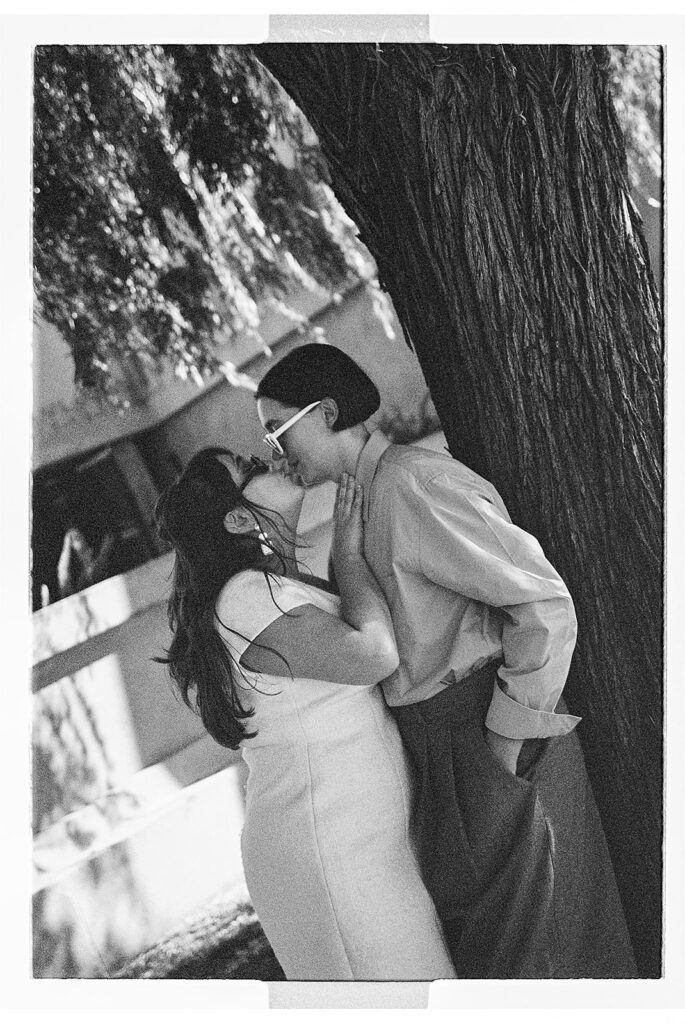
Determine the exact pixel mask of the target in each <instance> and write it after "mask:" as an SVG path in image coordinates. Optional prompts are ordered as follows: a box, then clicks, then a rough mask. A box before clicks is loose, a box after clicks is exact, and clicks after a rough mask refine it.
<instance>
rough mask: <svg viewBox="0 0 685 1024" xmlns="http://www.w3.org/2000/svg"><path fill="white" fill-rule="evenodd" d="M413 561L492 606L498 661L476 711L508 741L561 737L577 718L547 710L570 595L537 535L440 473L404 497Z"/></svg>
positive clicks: (563, 660)
mask: <svg viewBox="0 0 685 1024" xmlns="http://www.w3.org/2000/svg"><path fill="white" fill-rule="evenodd" d="M413 501H414V502H415V508H414V511H415V513H416V521H417V523H418V530H417V531H416V532H417V535H418V561H419V566H420V571H421V572H422V573H423V575H424V576H426V577H427V578H428V579H430V580H432V581H433V582H435V583H438V584H440V585H441V586H443V587H446V588H448V589H451V590H454V591H455V592H457V593H459V594H461V595H463V596H464V597H466V598H469V599H471V600H473V601H479V602H482V603H483V604H485V605H488V606H490V607H492V608H497V609H499V610H500V612H501V619H502V651H503V665H502V666H501V667H500V669H499V685H497V686H496V687H495V691H494V693H493V698H492V702H491V704H490V707H489V710H488V714H487V717H486V723H485V724H486V725H487V727H488V728H489V729H491V730H492V731H493V732H496V733H499V734H500V735H502V736H508V737H511V738H512V739H526V738H535V737H547V736H555V735H563V734H565V733H567V732H570V731H571V730H572V729H573V728H574V727H575V726H576V725H577V723H578V722H579V721H580V719H579V718H577V717H576V716H575V715H567V714H556V713H555V708H556V706H557V702H558V700H559V697H560V695H561V692H562V690H563V688H564V684H565V682H566V677H567V675H568V670H569V666H570V663H571V657H572V655H573V650H574V647H575V642H576V634H577V623H576V616H575V611H574V608H573V601H572V599H571V595H570V594H569V592H568V590H567V588H566V586H565V584H564V582H563V580H562V579H561V577H560V576H559V574H558V573H557V572H556V571H555V569H554V568H553V567H552V565H551V564H550V563H549V561H548V560H547V559H546V557H545V555H544V553H543V551H542V548H541V546H540V544H539V543H538V541H537V540H536V539H535V537H533V536H532V535H531V534H529V533H526V531H525V530H522V529H520V528H519V527H517V526H515V525H514V524H513V523H512V522H511V521H510V520H509V518H508V516H507V514H506V511H505V509H504V508H503V507H501V508H500V507H499V506H498V504H497V501H496V499H495V497H494V495H493V496H492V497H491V496H489V495H487V494H484V493H480V492H479V491H477V490H470V489H467V488H464V486H463V484H461V483H459V482H458V481H455V480H454V479H452V478H451V476H450V474H449V473H441V474H439V475H437V476H435V477H433V478H432V479H431V480H430V481H428V482H426V483H424V484H423V485H418V484H417V485H416V489H415V490H414V494H413Z"/></svg>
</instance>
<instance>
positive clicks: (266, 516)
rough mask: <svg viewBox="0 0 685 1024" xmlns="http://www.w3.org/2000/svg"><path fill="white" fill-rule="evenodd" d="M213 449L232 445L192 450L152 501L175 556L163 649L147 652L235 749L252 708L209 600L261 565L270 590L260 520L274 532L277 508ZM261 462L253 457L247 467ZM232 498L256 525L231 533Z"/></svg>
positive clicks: (262, 467) (270, 560)
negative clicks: (256, 497) (262, 501)
mask: <svg viewBox="0 0 685 1024" xmlns="http://www.w3.org/2000/svg"><path fill="white" fill-rule="evenodd" d="M220 455H228V456H229V457H231V458H233V454H232V452H230V451H229V450H228V449H226V448H219V447H212V448H203V449H202V450H201V451H199V452H198V453H197V454H196V455H194V456H193V458H192V459H191V460H190V462H189V463H188V465H187V466H186V468H185V470H184V471H183V472H182V473H181V475H180V476H179V478H178V480H176V481H175V482H174V483H173V484H171V486H170V487H168V488H167V489H166V490H165V491H164V492H163V493H162V494H161V495H160V497H159V500H158V502H157V505H156V508H155V520H156V523H157V529H158V532H159V535H160V537H162V538H163V539H164V540H165V541H167V542H168V543H169V544H171V545H172V547H173V549H174V552H175V555H176V559H175V563H174V570H173V581H172V592H171V596H170V598H169V602H168V605H167V613H168V619H169V626H170V628H171V631H172V633H173V639H172V641H171V646H170V647H169V649H168V651H167V657H166V658H163V657H157V658H155V659H154V660H155V661H158V662H161V663H162V664H166V665H168V666H169V674H170V675H171V678H172V679H173V681H174V683H175V684H176V686H177V688H178V691H179V693H180V695H181V697H182V699H183V702H184V703H185V704H186V705H187V706H188V707H189V708H191V709H192V710H193V711H195V712H196V713H197V714H199V716H200V717H201V719H202V722H203V724H204V726H205V728H206V729H207V732H208V733H209V734H210V735H211V736H213V737H214V739H215V740H216V741H217V743H220V744H221V745H222V746H224V747H230V748H231V749H232V750H236V749H237V748H238V747H239V746H240V743H241V741H242V740H244V739H249V738H251V737H253V736H256V733H255V732H247V730H246V728H245V726H244V725H243V724H242V722H241V719H245V718H249V717H250V715H252V714H254V712H253V711H252V710H251V709H246V708H244V707H243V705H242V704H241V702H240V699H239V696H238V693H237V688H236V686H237V675H238V674H239V675H240V676H241V677H242V678H243V680H244V679H245V676H244V675H243V673H242V671H241V669H240V666H239V664H238V660H237V659H236V658H234V657H233V656H232V655H231V653H230V651H229V649H228V646H227V643H226V642H225V640H224V639H222V637H221V636H220V635H219V633H218V632H217V629H216V619H217V618H218V616H217V615H216V610H215V606H216V601H217V598H218V596H219V593H220V592H221V589H222V588H223V586H224V585H225V584H226V583H227V581H228V580H229V579H231V577H232V576H235V575H236V574H237V573H239V572H242V571H243V570H244V569H257V570H261V571H262V572H264V574H265V577H266V579H267V582H268V583H269V589H270V590H271V584H270V577H273V576H274V575H275V574H277V573H284V572H285V571H286V568H287V567H286V562H285V559H284V558H283V557H282V555H281V554H279V552H278V551H277V550H275V549H274V548H273V547H272V546H271V544H270V542H269V541H268V540H267V534H266V527H267V526H268V527H269V530H270V531H271V532H272V533H273V534H275V535H279V536H282V533H281V530H280V529H279V526H278V524H277V522H276V521H275V519H274V516H277V515H278V514H277V513H274V512H273V510H271V509H266V508H263V507H262V506H260V505H256V504H254V503H253V502H250V501H249V500H248V499H247V498H246V497H245V495H244V494H243V493H242V490H241V488H240V487H238V485H237V484H236V482H235V481H234V479H233V477H232V475H231V473H230V471H229V470H228V469H227V467H226V466H225V465H223V463H222V462H220V461H219V458H218V456H220ZM267 469H268V466H267V465H266V464H265V463H262V462H260V461H259V460H256V459H255V460H253V474H252V475H255V474H256V473H261V472H266V471H267ZM245 482H247V481H245ZM244 486H245V484H243V487H244ZM239 505H242V506H243V507H244V508H247V509H249V510H250V511H251V512H252V514H253V515H254V517H255V520H256V524H255V525H257V524H258V529H256V530H255V532H254V533H253V534H240V535H237V534H231V533H228V531H227V530H226V529H225V527H224V525H223V520H224V516H225V515H226V513H227V512H229V511H230V510H231V509H233V508H237V507H238V506H239ZM272 596H273V595H272ZM274 603H275V602H274ZM222 625H224V626H225V625H226V624H225V623H223V622H222ZM226 628H227V629H230V627H228V626H226ZM231 632H234V633H235V632H236V631H235V630H231ZM236 635H238V636H240V635H241V634H236ZM243 639H245V638H243ZM276 653H277V652H276ZM283 660H284V662H285V659H283ZM285 663H286V664H287V662H285ZM191 693H192V694H193V696H194V700H191Z"/></svg>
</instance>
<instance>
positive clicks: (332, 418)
mask: <svg viewBox="0 0 685 1024" xmlns="http://www.w3.org/2000/svg"><path fill="white" fill-rule="evenodd" d="M321 414H322V416H323V421H324V423H325V424H326V426H327V427H328V428H329V429H331V430H332V429H333V426H334V424H335V423H337V422H338V416H339V415H340V410H339V409H338V403H337V402H336V400H335V399H334V398H324V399H322V401H321Z"/></svg>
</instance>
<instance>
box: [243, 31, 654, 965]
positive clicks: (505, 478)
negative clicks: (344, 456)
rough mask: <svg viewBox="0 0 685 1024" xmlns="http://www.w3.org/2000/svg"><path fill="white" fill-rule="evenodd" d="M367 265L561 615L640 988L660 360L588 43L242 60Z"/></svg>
mask: <svg viewBox="0 0 685 1024" xmlns="http://www.w3.org/2000/svg"><path fill="white" fill-rule="evenodd" d="M256 52H257V54H258V56H259V57H260V59H261V60H262V61H263V62H264V64H265V65H266V66H267V67H268V68H269V69H270V70H271V71H272V72H273V74H274V75H275V76H276V77H277V78H278V79H279V80H280V82H281V83H282V85H283V86H284V87H285V88H286V89H287V91H288V92H289V93H290V94H291V96H292V97H293V98H294V100H295V101H296V103H297V104H298V105H299V106H300V107H301V109H302V110H303V112H304V113H305V114H306V115H307V117H308V118H309V121H310V122H311V124H312V126H313V127H314V129H315V131H316V132H317V134H318V136H319V139H320V142H321V145H322V148H323V151H324V154H325V156H326V157H327V160H328V164H329V167H330V172H331V179H332V185H333V188H334V189H335V191H336V193H337V195H338V197H339V199H340V200H341V202H342V203H343V205H344V207H345V208H346V210H347V212H348V213H349V215H350V216H351V217H353V218H354V220H355V221H356V222H357V224H358V226H359V228H360V233H361V236H362V238H363V240H364V242H365V243H366V245H367V246H368V248H369V249H370V251H371V252H372V254H373V255H374V257H375V259H376V261H377V264H378V269H379V276H380V280H381V283H382V285H383V287H384V288H385V289H386V290H387V291H388V293H389V294H390V296H391V298H392V300H393V303H394V305H395V309H396V311H397V314H398V317H399V319H400V322H401V324H402V327H403V329H404V331H405V333H406V337H407V339H408V341H409V343H410V345H411V346H412V347H413V349H414V350H415V352H416V354H417V356H418V359H419V361H420V364H421V367H422V369H423V372H424V375H425V377H426V381H427V383H428V385H429V388H430V392H431V395H432V397H433V400H434V402H435V406H436V408H437V411H438V414H439V416H440V419H441V422H442V425H443V428H444V431H445V434H446V437H447V440H448V444H449V448H450V451H451V453H452V454H453V455H454V456H455V457H457V458H459V459H461V460H462V461H464V462H466V463H468V464H469V465H471V466H472V467H473V468H474V469H476V470H477V471H478V472H480V473H482V474H483V475H484V476H486V477H488V478H489V479H490V480H492V481H493V482H494V483H495V485H496V486H497V487H498V489H499V490H500V492H501V493H502V495H503V497H504V498H505V500H506V502H507V504H508V506H509V509H510V510H511V513H512V516H513V518H514V520H515V521H516V522H518V523H519V524H520V525H522V526H523V527H524V528H526V529H528V530H529V531H531V532H532V533H533V534H535V536H537V537H538V538H539V539H540V541H541V543H542V545H543V547H544V549H545V551H546V552H547V553H548V555H549V557H550V559H551V561H552V562H553V563H554V564H555V565H556V566H557V568H558V569H559V571H560V572H561V573H562V575H563V577H564V578H565V580H566V581H567V583H568V585H569V588H570V590H571V593H572V594H573V597H574V599H575V602H576V607H577V612H578V619H579V641H578V646H577V651H576V654H575V657H574V662H573V667H572V671H571V675H570V677H569V682H568V684H567V689H566V695H567V698H568V702H569V704H570V706H571V710H572V711H573V712H575V713H577V714H580V715H582V716H583V719H584V720H583V722H582V724H581V726H580V729H579V731H580V736H581V739H582V742H583V744H584V748H585V752H586V758H587V762H588V769H589V772H590V776H591V779H592V782H593V785H594V789H595V792H596V796H597V799H598V803H599V805H600V810H601V814H602V817H603V821H604V824H605V828H606V831H607V836H608V839H609V843H610V847H611V852H612V857H613V860H614V864H615V868H616V872H617V877H618V880H619V885H620V889H621V893H622V897H623V901H624V905H625V909H626V914H627V917H628V920H629V927H630V930H631V934H632V938H633V942H634V945H635V948H636V953H637V956H638V959H639V964H640V971H641V974H642V975H643V976H646V977H653V976H658V975H659V973H660V954H661V838H662V836H661V828H662V818H661V810H662V763H661V758H662V525H663V524H662V480H661V470H662V461H663V460H662V456H663V433H662V431H663V420H662V400H663V387H662V361H663V360H662V348H661V332H660V314H659V311H658V307H657V303H658V299H657V291H656V288H655V285H654V281H653V278H652V275H651V272H650V270H649V264H648V257H647V254H646V246H645V244H644V239H643V236H642V232H641V227H640V223H639V218H638V216H637V213H636V211H635V209H634V207H633V205H632V203H631V201H630V197H629V191H628V185H627V179H626V170H625V156H624V147H623V140H622V137H621V133H620V130H619V128H618V125H617V122H616V119H615V116H614V112H613V107H612V102H611V99H610V95H609V92H608V84H607V76H606V63H607V53H606V50H605V49H604V48H603V47H586V46H573V47H568V46H567V47H562V46H504V47H499V46H439V45H434V44H429V45H423V44H409V45H407V44H402V45H385V44H384V45H383V46H382V47H378V46H376V47H374V45H372V44H351V43H349V44H318V43H315V44H266V45H263V46H259V47H256Z"/></svg>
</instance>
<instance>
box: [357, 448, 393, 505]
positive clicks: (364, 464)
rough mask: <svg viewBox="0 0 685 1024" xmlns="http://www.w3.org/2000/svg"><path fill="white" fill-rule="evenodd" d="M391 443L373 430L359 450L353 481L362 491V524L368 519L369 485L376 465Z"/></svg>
mask: <svg viewBox="0 0 685 1024" xmlns="http://www.w3.org/2000/svg"><path fill="white" fill-rule="evenodd" d="M390 444H391V442H390V441H388V439H387V437H386V436H385V434H384V433H383V432H382V431H380V430H374V432H373V434H371V436H370V437H369V440H368V441H367V442H366V444H365V445H364V447H363V448H362V450H361V454H360V456H359V461H358V462H357V471H356V473H355V479H356V481H357V483H358V484H359V485H360V486H361V487H362V488H363V491H364V509H363V516H364V522H366V521H367V520H368V518H369V505H370V500H371V484H372V483H373V478H374V476H375V474H376V469H377V467H378V463H379V462H380V459H381V456H382V454H383V452H384V451H386V449H388V448H389V447H390Z"/></svg>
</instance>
